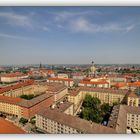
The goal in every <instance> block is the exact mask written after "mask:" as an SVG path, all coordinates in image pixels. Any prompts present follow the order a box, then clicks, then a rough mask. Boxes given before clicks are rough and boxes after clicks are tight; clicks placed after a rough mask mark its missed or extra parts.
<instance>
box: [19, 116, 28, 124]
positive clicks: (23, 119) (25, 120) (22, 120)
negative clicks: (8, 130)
mask: <svg viewBox="0 0 140 140" xmlns="http://www.w3.org/2000/svg"><path fill="white" fill-rule="evenodd" d="M27 122H28V120H27V119H25V118H23V117H22V118H20V120H19V123H22V124H23V125H24V124H26V123H27Z"/></svg>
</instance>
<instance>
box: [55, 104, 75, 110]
mask: <svg viewBox="0 0 140 140" xmlns="http://www.w3.org/2000/svg"><path fill="white" fill-rule="evenodd" d="M71 105H73V103H70V102H63V103H60V104H59V105H57V107H55V108H54V109H53V110H57V111H60V112H64V111H65V110H67V108H69V107H70V106H71Z"/></svg>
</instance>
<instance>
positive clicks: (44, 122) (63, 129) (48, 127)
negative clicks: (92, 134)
mask: <svg viewBox="0 0 140 140" xmlns="http://www.w3.org/2000/svg"><path fill="white" fill-rule="evenodd" d="M36 126H37V127H38V128H39V129H41V130H44V131H46V132H47V133H51V134H63V133H64V134H76V133H80V132H78V131H77V130H76V129H74V128H71V127H69V126H66V125H64V124H60V123H58V122H56V121H53V120H50V119H48V118H47V117H43V116H41V115H36Z"/></svg>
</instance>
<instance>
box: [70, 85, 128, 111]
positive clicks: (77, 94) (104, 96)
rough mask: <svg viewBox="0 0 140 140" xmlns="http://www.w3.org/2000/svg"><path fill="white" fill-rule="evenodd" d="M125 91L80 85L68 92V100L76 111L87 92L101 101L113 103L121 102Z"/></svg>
mask: <svg viewBox="0 0 140 140" xmlns="http://www.w3.org/2000/svg"><path fill="white" fill-rule="evenodd" d="M126 93H127V92H126V90H112V89H101V88H89V87H81V88H77V89H75V90H74V91H72V92H70V93H69V96H68V101H69V102H72V103H73V104H74V111H76V110H77V109H78V108H79V107H80V106H81V103H82V102H83V99H84V98H85V96H86V95H87V94H88V95H91V96H92V97H97V98H99V99H100V101H101V103H109V104H110V105H112V104H113V103H123V102H124V99H125V96H126Z"/></svg>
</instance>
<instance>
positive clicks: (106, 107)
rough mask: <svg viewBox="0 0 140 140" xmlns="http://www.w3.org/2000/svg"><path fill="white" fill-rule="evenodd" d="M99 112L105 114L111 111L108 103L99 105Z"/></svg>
mask: <svg viewBox="0 0 140 140" xmlns="http://www.w3.org/2000/svg"><path fill="white" fill-rule="evenodd" d="M101 111H102V112H103V113H104V114H106V113H108V112H110V111H111V106H110V105H109V104H108V103H103V104H102V105H101Z"/></svg>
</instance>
